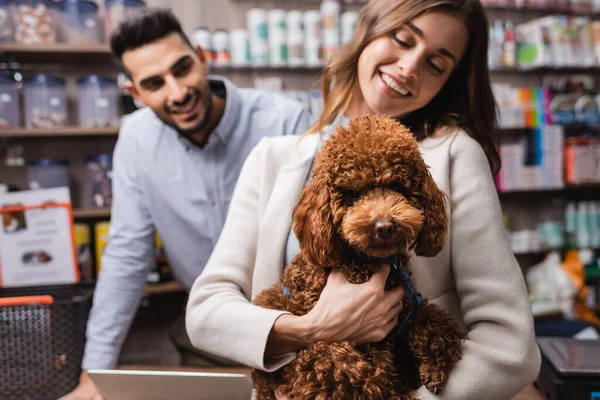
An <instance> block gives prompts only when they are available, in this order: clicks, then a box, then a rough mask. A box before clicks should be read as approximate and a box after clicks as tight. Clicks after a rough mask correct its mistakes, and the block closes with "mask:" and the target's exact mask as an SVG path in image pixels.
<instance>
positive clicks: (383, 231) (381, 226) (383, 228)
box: [375, 219, 394, 239]
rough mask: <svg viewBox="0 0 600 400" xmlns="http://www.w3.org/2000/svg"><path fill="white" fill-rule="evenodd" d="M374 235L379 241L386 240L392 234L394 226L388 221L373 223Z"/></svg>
mask: <svg viewBox="0 0 600 400" xmlns="http://www.w3.org/2000/svg"><path fill="white" fill-rule="evenodd" d="M375 233H376V234H377V236H378V237H380V238H381V239H387V238H389V237H390V236H392V233H394V224H393V223H392V221H390V220H389V219H382V220H379V221H377V222H375Z"/></svg>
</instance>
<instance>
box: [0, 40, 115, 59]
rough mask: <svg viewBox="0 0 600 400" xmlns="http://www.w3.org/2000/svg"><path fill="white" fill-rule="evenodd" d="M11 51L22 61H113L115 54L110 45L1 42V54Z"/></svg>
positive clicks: (10, 52)
mask: <svg viewBox="0 0 600 400" xmlns="http://www.w3.org/2000/svg"><path fill="white" fill-rule="evenodd" d="M2 53H9V54H11V55H14V56H15V59H16V61H18V62H21V63H77V64H97V63H105V64H108V63H112V62H113V60H114V59H113V55H112V53H111V51H110V48H109V47H108V45H105V44H97V45H73V44H66V43H57V44H52V45H23V44H0V54H2Z"/></svg>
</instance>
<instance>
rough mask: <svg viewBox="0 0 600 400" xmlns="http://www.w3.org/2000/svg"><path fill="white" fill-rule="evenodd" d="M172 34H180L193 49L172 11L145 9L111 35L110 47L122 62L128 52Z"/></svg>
mask: <svg viewBox="0 0 600 400" xmlns="http://www.w3.org/2000/svg"><path fill="white" fill-rule="evenodd" d="M171 33H178V34H179V35H180V36H181V38H182V39H183V40H184V41H185V42H186V43H187V44H189V45H190V47H193V46H192V44H191V43H190V41H189V39H188V37H187V36H186V35H185V33H183V29H181V24H180V23H179V21H178V20H177V18H176V17H175V15H173V13H172V12H171V10H168V9H165V8H143V9H141V10H140V11H138V12H136V13H134V14H133V15H131V16H130V17H128V18H127V19H125V20H124V21H123V22H121V23H120V24H119V26H118V27H117V29H116V30H115V31H114V32H113V34H112V35H111V38H110V47H111V49H112V52H113V53H114V54H115V55H116V56H117V57H118V58H119V60H121V59H122V57H123V53H125V52H126V51H128V50H135V49H137V48H139V47H142V46H144V45H146V44H148V43H152V42H154V41H155V40H158V39H161V38H163V37H165V36H167V35H169V34H171Z"/></svg>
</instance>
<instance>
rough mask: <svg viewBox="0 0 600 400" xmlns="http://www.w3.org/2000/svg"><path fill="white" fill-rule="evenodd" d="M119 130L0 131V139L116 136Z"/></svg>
mask: <svg viewBox="0 0 600 400" xmlns="http://www.w3.org/2000/svg"><path fill="white" fill-rule="evenodd" d="M118 134H119V128H118V127H115V128H83V127H76V126H69V127H65V128H53V129H28V128H14V129H0V137H43V138H48V137H66V136H117V135H118Z"/></svg>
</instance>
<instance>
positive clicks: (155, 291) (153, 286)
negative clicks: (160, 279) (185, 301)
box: [144, 281, 186, 297]
mask: <svg viewBox="0 0 600 400" xmlns="http://www.w3.org/2000/svg"><path fill="white" fill-rule="evenodd" d="M185 291H186V290H185V288H184V287H183V286H182V285H181V284H180V283H178V282H175V281H171V282H164V283H148V284H146V287H145V288H144V297H148V296H152V295H159V294H169V293H183V292H185Z"/></svg>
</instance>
